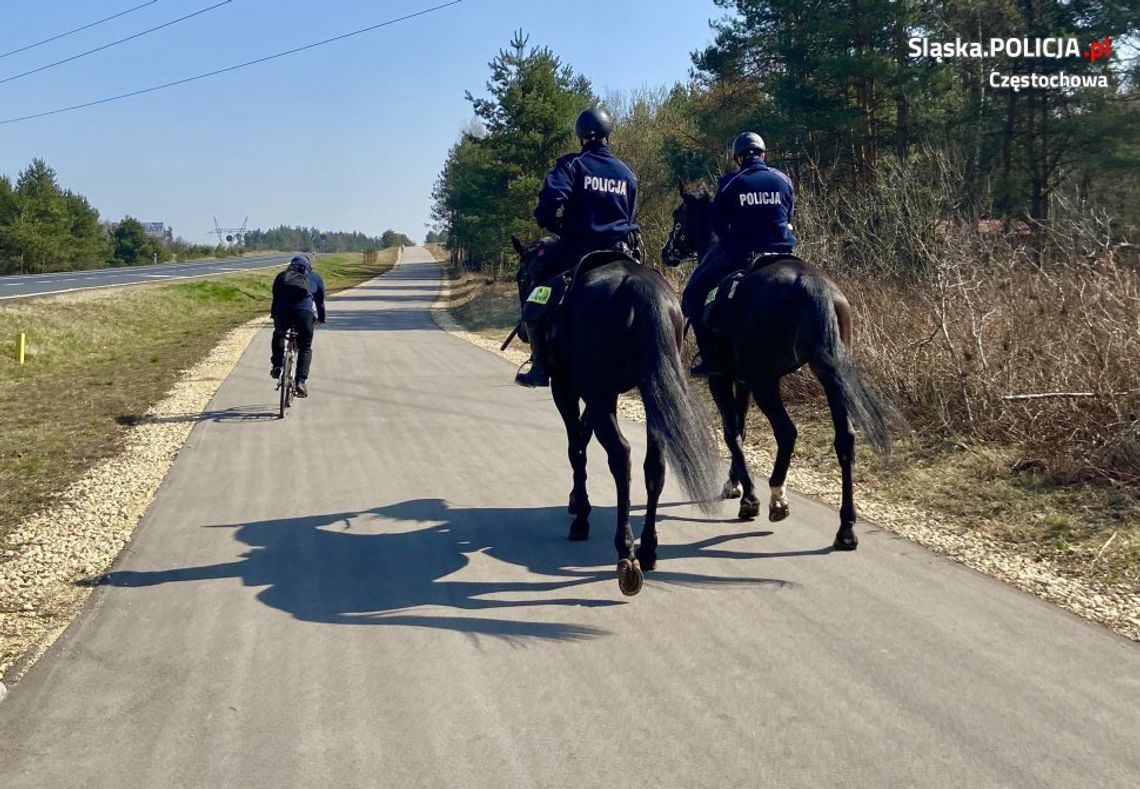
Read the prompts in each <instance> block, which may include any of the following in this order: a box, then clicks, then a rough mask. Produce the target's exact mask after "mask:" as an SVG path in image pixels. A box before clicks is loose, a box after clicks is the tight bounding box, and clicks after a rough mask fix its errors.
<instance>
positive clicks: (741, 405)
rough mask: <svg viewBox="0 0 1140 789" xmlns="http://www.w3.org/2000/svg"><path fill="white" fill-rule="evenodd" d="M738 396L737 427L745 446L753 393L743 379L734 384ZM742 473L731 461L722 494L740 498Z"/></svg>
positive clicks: (727, 497) (729, 497)
mask: <svg viewBox="0 0 1140 789" xmlns="http://www.w3.org/2000/svg"><path fill="white" fill-rule="evenodd" d="M733 387H734V391H735V396H736V427H737V432H738V433H739V434H740V443H741V445H742V446H743V444H744V439H745V438H746V437H747V435H748V404H749V403H750V402H751V397H752V393H751V391H749V389H748V385H747V384H745V383H744V382H743V381H736V382H735V383H734V384H733ZM740 477H741V475H740V473H739V472H738V471H737V469H736V463H730V464H729V466H728V481H727V482H725V483H724V489H723V490H722V491H721V496H722V497H723V498H726V499H739V498H740V497H741V495H743V493H744V488H743V485H742V483H741V481H740Z"/></svg>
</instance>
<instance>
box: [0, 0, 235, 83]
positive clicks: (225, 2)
mask: <svg viewBox="0 0 1140 789" xmlns="http://www.w3.org/2000/svg"><path fill="white" fill-rule="evenodd" d="M156 1H157V0H156ZM232 2H233V0H222V2H220V3H215V4H214V5H212V6H210V7H209V8H203V9H202V10H200V11H195V12H194V13H192V14H187V15H186V16H182V17H179V18H178V19H172V20H170V21H169V22H163V23H162V24H161V25H156V26H154V27H152V28H149V29H147V30H143V31H140V32H138V33H135V34H134V35H131V36H127V37H126V38H120V39H119V40H118V41H112V42H111V43H110V44H104V45H103V46H101V47H95V48H94V49H89V50H87V51H86V52H80V53H79V54H78V55H72V56H71V57H69V58H64V59H63V60H57V61H56V62H54V63H48V64H47V65H46V66H40V67H39V68H34V69H30V70H28V71H24V72H22V73H20V74H13V75H12V76H10V77H5V78H4V79H0V85H3V84H4V83H5V82H11V81H12V80H14V79H19V78H20V77H26V76H28V75H29V74H38V73H39V72H41V71H47V70H48V69H49V68H55V67H56V66H62V65H63V64H64V63H70V62H71V61H73V60H79V59H80V58H85V57H87V56H88V55H94V54H95V53H96V52H102V51H103V50H104V49H110V48H111V47H117V46H118V45H119V44H125V43H126V42H128V41H133V40H134V39H136V38H140V37H142V36H145V35H147V34H148V33H153V32H154V31H156V30H162V29H163V28H164V27H170V26H171V25H177V24H178V23H179V22H185V21H186V20H187V19H193V18H194V17H196V16H201V15H202V14H204V13H206V12H207V11H213V10H214V9H215V8H221V7H222V6H224V5H229V4H230V3H232Z"/></svg>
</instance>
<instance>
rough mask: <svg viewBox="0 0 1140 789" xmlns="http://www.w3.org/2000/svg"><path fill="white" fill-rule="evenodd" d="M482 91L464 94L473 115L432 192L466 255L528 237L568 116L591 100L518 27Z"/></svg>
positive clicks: (498, 255) (582, 81) (488, 255)
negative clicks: (515, 237)
mask: <svg viewBox="0 0 1140 789" xmlns="http://www.w3.org/2000/svg"><path fill="white" fill-rule="evenodd" d="M488 65H489V67H490V70H491V77H490V80H489V81H488V83H487V94H488V95H487V96H486V97H484V98H476V97H474V96H473V95H471V94H470V93H468V94H467V99H468V100H469V101H470V102H471V105H472V108H473V109H474V111H475V116H476V118H477V119H478V121H477V123H476V125H474V126H473V127H472V128H470V129H469V130H467V131H466V132H465V133H464V134H463V135H462V136H461V138H460V140H459V142H457V143H456V144H455V145H454V146H453V147H452V149H451V151H449V152H448V157H447V161H446V163H445V164H444V168H443V172H442V173H441V174H440V177H439V180H438V181H437V183H436V188H435V191H434V193H433V197H434V199H435V207H434V216H435V218H436V220H437V221H439V222H440V223H441V224H443V225H444V226H445V227H446V228H447V229H448V233H449V236H448V238H449V242H450V243H451V244H452V245H454V246H457V247H459V248H461V249H462V250H463V254H464V255H465V256H466V257H467V258H468V259H470V260H474V261H485V262H492V263H493V262H497V261H498V260H500V259H502V258H504V257H506V256H507V254H508V251H509V249H510V236H511V234H512V233H513V234H516V235H519V236H523V237H528V238H530V237H533V236H534V235H535V228H534V225H533V223H532V222H531V220H530V216H531V212H532V211H533V208H534V201H535V197H536V196H537V194H538V192H539V189H540V188H541V187H542V179H543V176H544V175H545V173H546V171H547V170H549V169H550V167H551V166H552V165H553V163H554V160H555V159H556V158H557V157H558V156H560V155H561V154H564V153H566V152H568V151H569V150H572V148H573V145H574V140H573V128H574V118H575V117H576V116H577V114H578V113H579V112H581V110H582V109H583V108H585V107H587V106H590V105H593V104H594V103H596V98H595V96H594V94H593V91H592V89H591V87H590V82H589V80H587V79H586V78H585V77H583V76H581V75H579V74H576V73H575V72H574V70H573V69H571V68H570V67H569V66H567V65H565V64H563V63H562V61H561V60H559V59H558V58H557V57H556V56H555V55H554V54H553V53H552V52H551V51H550V50H549V49H547V48H546V47H528V38H527V37H526V36H524V35H523V34H522V33H521V32H519V33H516V34H515V37H514V39H513V40H512V41H511V44H510V46H509V47H508V48H507V49H504V50H501V51H500V52H499V53H498V55H496V56H495V58H494V59H493V60H492V61H491V62H490V63H489V64H488Z"/></svg>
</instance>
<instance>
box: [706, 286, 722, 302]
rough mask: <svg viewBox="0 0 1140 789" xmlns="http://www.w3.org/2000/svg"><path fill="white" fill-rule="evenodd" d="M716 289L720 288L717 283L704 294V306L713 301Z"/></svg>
mask: <svg viewBox="0 0 1140 789" xmlns="http://www.w3.org/2000/svg"><path fill="white" fill-rule="evenodd" d="M718 290H720V286H719V285H718V286H717V287H715V288H713V289H712V290H710V291H709V295H707V296H705V306H706V307H707V306H708V305H710V304H712V303H713V299H715V298H716V292H717V291H718Z"/></svg>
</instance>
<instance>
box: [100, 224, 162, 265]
mask: <svg viewBox="0 0 1140 789" xmlns="http://www.w3.org/2000/svg"><path fill="white" fill-rule="evenodd" d="M111 244H112V245H113V248H114V264H115V265H117V266H136V265H139V264H145V263H151V262H153V259H154V256H155V255H156V254H157V253H158V247H159V246H160V245H159V244H158V243H156V242H155V240H154V239H152V238H150V237H149V236H147V234H146V231H145V230H143V226H142V223H141V222H139V221H138V220H137V219H135V218H134V217H130V216H128V217H126V218H124V219H123V221H122V222H120V223H119V224H118V225H117V226H116V227H115V229H114V230H113V231H112V232H111Z"/></svg>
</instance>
